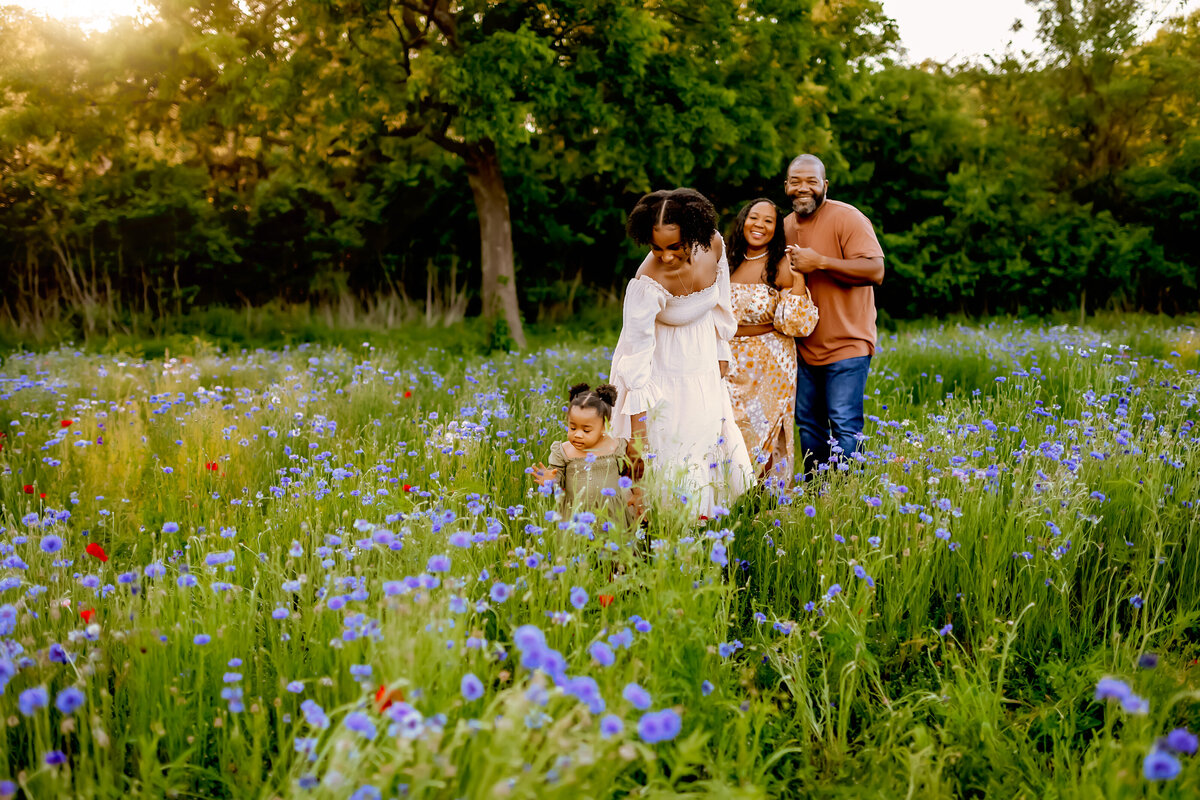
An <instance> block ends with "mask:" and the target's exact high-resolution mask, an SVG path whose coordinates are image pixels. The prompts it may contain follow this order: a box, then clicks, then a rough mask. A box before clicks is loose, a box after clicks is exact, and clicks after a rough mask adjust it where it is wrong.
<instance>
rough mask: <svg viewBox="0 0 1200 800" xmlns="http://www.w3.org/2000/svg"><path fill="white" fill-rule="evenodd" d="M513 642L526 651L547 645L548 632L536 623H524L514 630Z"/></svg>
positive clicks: (519, 648)
mask: <svg viewBox="0 0 1200 800" xmlns="http://www.w3.org/2000/svg"><path fill="white" fill-rule="evenodd" d="M513 644H515V645H516V646H517V649H518V650H520V651H522V652H524V651H526V650H533V649H538V648H543V647H545V646H546V634H544V633H542V630H541V628H539V627H537V626H536V625H522V626H521V627H519V628H517V629H516V630H515V631H513Z"/></svg>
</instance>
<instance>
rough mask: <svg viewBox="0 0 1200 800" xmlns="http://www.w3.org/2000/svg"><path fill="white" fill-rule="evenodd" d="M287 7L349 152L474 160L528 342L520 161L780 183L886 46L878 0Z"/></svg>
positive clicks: (299, 58) (504, 299)
mask: <svg viewBox="0 0 1200 800" xmlns="http://www.w3.org/2000/svg"><path fill="white" fill-rule="evenodd" d="M287 14H289V15H290V16H291V21H289V23H288V25H287V28H288V30H289V32H290V35H291V36H292V37H293V39H294V40H295V41H296V42H297V45H298V47H297V54H296V56H295V58H294V61H295V65H294V66H295V67H298V65H299V64H300V63H301V62H303V63H304V64H306V65H307V66H305V67H303V69H304V70H305V71H306V75H307V80H308V84H307V88H308V91H307V92H306V103H307V107H308V108H310V109H317V108H320V109H324V110H325V111H326V112H327V113H334V114H336V115H338V116H339V117H341V118H345V119H347V120H353V124H352V125H347V126H346V128H345V129H344V130H342V131H340V136H339V141H338V146H339V147H340V148H342V149H343V150H344V151H345V152H346V153H351V154H362V153H365V152H368V151H377V150H380V149H381V146H380V145H379V143H378V142H379V140H380V139H381V138H383V139H386V138H389V137H396V138H411V137H420V138H422V139H424V140H426V141H428V142H430V143H432V144H434V145H436V146H437V147H438V148H441V149H442V150H443V151H445V152H446V153H448V154H451V155H452V156H454V157H455V158H457V159H459V160H460V161H461V163H462V164H463V165H464V166H465V168H466V175H467V179H468V181H469V184H470V188H471V191H472V195H473V197H474V201H475V210H476V214H477V216H478V221H479V231H480V242H481V258H480V262H481V267H482V297H483V301H484V312H485V314H491V315H503V317H504V319H505V320H506V321H507V322H508V325H509V329H510V331H511V332H512V336H513V338H514V340H515V341H516V342H517V343H518V344H520V343H523V341H524V337H523V333H522V329H521V320H520V313H519V308H518V295H517V286H516V275H515V267H514V264H515V259H514V252H513V236H512V219H511V206H510V201H509V191H508V186H509V178H508V174H509V169H510V168H506V165H507V164H509V163H513V164H517V165H519V167H520V168H521V170H523V171H533V172H534V173H535V174H539V175H542V176H545V178H546V179H547V181H548V182H552V183H557V184H561V185H566V184H571V183H575V184H580V183H582V184H588V183H591V184H593V185H596V182H595V177H596V176H597V175H604V176H607V180H606V181H605V182H604V185H606V186H608V187H609V188H611V189H616V190H618V191H627V190H629V189H631V188H632V189H634V190H635V191H643V190H645V189H648V188H650V186H651V185H653V184H655V183H659V182H663V181H667V182H674V181H689V182H691V181H692V180H694V179H695V178H696V177H697V176H698V174H704V173H706V172H707V174H709V175H717V174H719V175H720V177H721V178H722V179H724V180H735V181H736V180H738V179H739V178H740V179H745V178H747V177H749V176H756V175H761V174H763V173H775V172H777V170H778V169H779V167H780V162H781V159H782V157H783V154H784V153H785V152H788V151H790V150H791V148H793V147H795V146H796V144H797V143H798V142H806V143H811V142H814V141H816V142H819V141H820V140H821V139H822V135H821V134H822V132H823V131H825V130H827V127H828V126H827V125H826V124H825V122H824V116H823V115H824V114H825V113H827V111H828V101H827V98H826V92H827V89H828V85H829V84H830V83H831V82H836V81H837V80H839V79H841V78H843V77H844V75H845V74H846V70H845V66H846V64H847V63H848V62H850V61H852V60H854V59H856V58H858V57H860V56H862V55H864V54H866V53H870V52H873V51H874V50H875V49H877V48H878V47H879V46H881V44H882V43H883V41H884V40H885V38H886V36H887V35H888V29H887V28H886V26H884V25H882V24H881V23H880V22H879V20H880V19H881V17H880V16H879V6H878V4H877V3H874V2H868V1H867V0H848V2H841V3H836V4H834V3H826V2H805V1H802V2H794V1H793V2H777V1H774V0H758V1H757V2H733V0H724V1H723V2H714V3H707V4H700V5H694V4H685V3H675V2H649V3H647V2H636V1H635V0H547V1H545V2H523V1H521V0H507V1H503V2H489V1H485V0H468V1H467V2H463V3H449V2H445V0H429V1H428V2H427V1H426V0H323V2H319V3H296V4H294V5H292V6H291V7H290V9H289V10H288V11H287ZM335 108H336V110H335ZM310 113H312V112H310ZM826 141H827V139H826Z"/></svg>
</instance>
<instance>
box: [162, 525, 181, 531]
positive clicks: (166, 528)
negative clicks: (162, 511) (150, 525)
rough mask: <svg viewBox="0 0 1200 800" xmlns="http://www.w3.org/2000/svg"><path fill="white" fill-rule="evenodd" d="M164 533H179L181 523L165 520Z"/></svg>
mask: <svg viewBox="0 0 1200 800" xmlns="http://www.w3.org/2000/svg"><path fill="white" fill-rule="evenodd" d="M162 532H163V533H179V524H178V523H175V522H164V523H163V526H162Z"/></svg>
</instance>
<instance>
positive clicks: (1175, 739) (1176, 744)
mask: <svg viewBox="0 0 1200 800" xmlns="http://www.w3.org/2000/svg"><path fill="white" fill-rule="evenodd" d="M1163 744H1165V745H1166V747H1167V749H1168V750H1173V751H1175V752H1176V753H1183V754H1185V755H1189V756H1194V755H1195V754H1196V748H1197V745H1198V744H1200V741H1198V740H1197V738H1196V734H1194V733H1191V732H1190V731H1189V730H1188V729H1187V728H1176V729H1175V730H1173V731H1171V732H1170V733H1168V734H1167V738H1166V739H1165V740H1164V741H1163Z"/></svg>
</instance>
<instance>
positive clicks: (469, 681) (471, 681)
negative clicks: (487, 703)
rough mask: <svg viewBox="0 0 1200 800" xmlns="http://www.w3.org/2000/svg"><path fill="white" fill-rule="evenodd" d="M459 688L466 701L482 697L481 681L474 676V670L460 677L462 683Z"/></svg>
mask: <svg viewBox="0 0 1200 800" xmlns="http://www.w3.org/2000/svg"><path fill="white" fill-rule="evenodd" d="M459 689H460V690H461V691H462V696H463V697H464V698H465V699H466V700H467V701H468V702H474V701H476V700H478V699H479V698H481V697H483V682H482V681H480V680H479V678H477V677H475V673H474V672H468V673H467V674H466V675H463V677H462V684H461V685H460V687H459Z"/></svg>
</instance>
